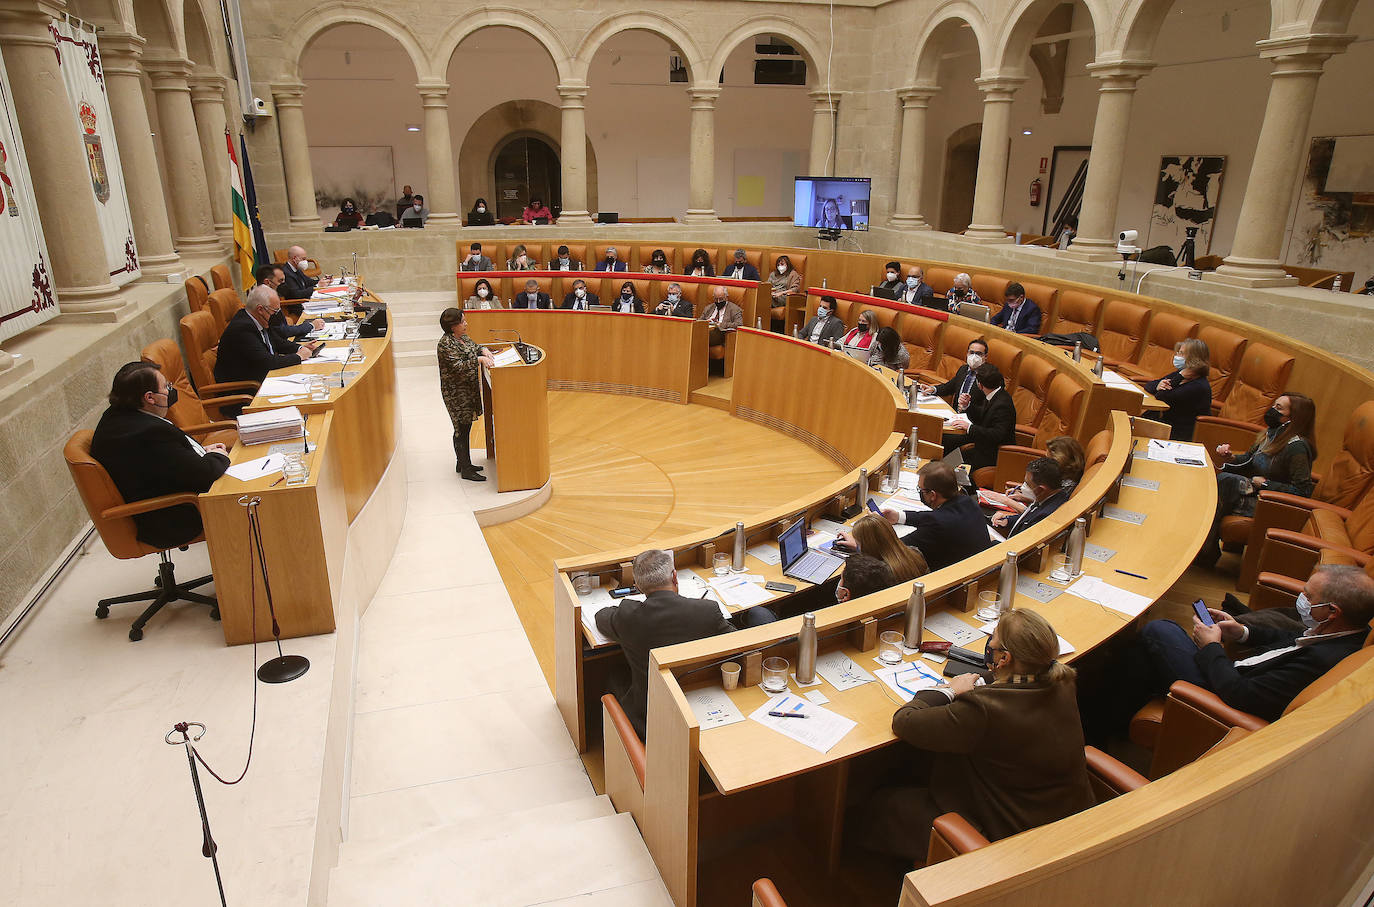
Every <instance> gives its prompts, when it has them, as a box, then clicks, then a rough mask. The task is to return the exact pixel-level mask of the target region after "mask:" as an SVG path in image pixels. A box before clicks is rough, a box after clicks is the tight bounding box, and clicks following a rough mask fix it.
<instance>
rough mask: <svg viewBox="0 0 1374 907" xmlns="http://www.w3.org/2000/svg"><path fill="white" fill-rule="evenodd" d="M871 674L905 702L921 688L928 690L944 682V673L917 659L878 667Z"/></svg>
mask: <svg viewBox="0 0 1374 907" xmlns="http://www.w3.org/2000/svg"><path fill="white" fill-rule="evenodd" d="M873 674H874V676H875V677H877V678H878V679H879V680H881V681H882V682H883V683H885V684H887V685H888V687H889V688H890V689H891V690H892V692H894V693H896V694H897V695H898V696H900V697H902V699H903V700H904V701H906V702H910V701H911V700H913V699H915V698H916V694H917V693H919V692H920V691H921V690H928V689H930V688H931V687H937V686H939V685H940V684H942V683H944V682H945V678H944V675H942V674H941V673H940V672H939V671H937V670H935V669H934V668H932V667H929V666H928V665H923V664H921V663H920V662H919V661H904V662H902V663H901V664H898V665H892V666H891V667H887V668H879V669H878V670H876V671H874V672H873Z"/></svg>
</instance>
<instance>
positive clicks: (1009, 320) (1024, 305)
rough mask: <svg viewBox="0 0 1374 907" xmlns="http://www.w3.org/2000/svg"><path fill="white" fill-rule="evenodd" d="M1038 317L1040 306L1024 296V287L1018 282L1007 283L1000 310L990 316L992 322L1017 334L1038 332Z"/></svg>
mask: <svg viewBox="0 0 1374 907" xmlns="http://www.w3.org/2000/svg"><path fill="white" fill-rule="evenodd" d="M1040 317H1041V312H1040V306H1038V305H1036V304H1035V300H1034V299H1027V298H1026V288H1025V287H1023V286H1021V284H1019V283H1009V284H1007V293H1006V297H1005V303H1004V304H1003V306H1002V309H1001V311H999V312H998V313H997V314H996V315H993V316H992V323H993V324H995V325H997V326H998V327H999V328H1006V329H1007V330H1008V331H1013V332H1015V333H1017V334H1039V333H1040Z"/></svg>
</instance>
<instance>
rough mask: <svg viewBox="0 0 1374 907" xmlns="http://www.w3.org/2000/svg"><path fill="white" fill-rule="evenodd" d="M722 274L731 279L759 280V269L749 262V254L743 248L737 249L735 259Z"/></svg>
mask: <svg viewBox="0 0 1374 907" xmlns="http://www.w3.org/2000/svg"><path fill="white" fill-rule="evenodd" d="M720 276H721V277H728V278H730V279H731V280H758V279H759V269H758V268H756V267H754V266H753V265H751V264H750V263H749V256H747V255H745V254H744V250H743V249H736V250H735V258H734V261H732V262H731V263H730V266H729V267H728V268H726V269H725V271H724V272H723V273H722V274H721V275H720Z"/></svg>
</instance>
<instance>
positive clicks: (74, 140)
mask: <svg viewBox="0 0 1374 907" xmlns="http://www.w3.org/2000/svg"><path fill="white" fill-rule="evenodd" d="M59 12H60V9H57V8H49V7H46V6H40V5H39V4H38V3H34V4H32V6H31V7H30V6H27V5H24V4H18V3H6V4H5V5H4V6H3V7H0V49H3V52H4V55H5V68H6V70H7V71H8V72H9V79H10V89H11V91H13V92H14V111H15V116H16V117H17V118H18V120H19V130H20V132H21V133H22V134H23V136H24V150H25V151H26V152H27V154H28V159H29V177H30V179H31V180H32V181H33V191H34V195H35V196H36V198H37V201H38V206H39V218H40V220H41V221H42V223H43V236H44V239H46V241H47V245H48V254H49V255H50V256H51V258H52V273H53V282H54V284H55V288H56V291H57V295H58V303H59V305H60V307H61V309H62V311H63V312H64V313H65V312H109V311H113V310H116V309H120V308H123V307H124V306H125V305H126V303H125V302H124V300H123V299H121V298H118V297H117V296H116V294H117V293H118V292H119V288H118V287H116V286H115V285H114V284H113V283H111V282H110V266H109V262H108V261H107V260H106V257H105V240H104V238H103V237H102V236H101V233H100V226H99V220H98V219H97V217H96V204H97V203H96V200H95V195H94V194H93V193H92V192H90V191H89V189H88V187H89V186H90V185H91V170H90V167H89V165H88V164H87V163H86V154H85V151H84V150H83V148H84V146H83V145H82V140H81V130H80V128H79V127H78V125H77V120H76V117H74V116H72V115H71V113H70V111H71V101H70V100H69V99H68V97H67V87H66V85H65V84H64V83H63V81H62V74H61V73H60V72H59V71H58V64H57V53H56V50H55V48H54V46H53V37H52V33H51V32H50V31H48V26H49V23H51V22H52V17H53V16H54V15H56V14H57V13H59ZM77 190H79V191H77Z"/></svg>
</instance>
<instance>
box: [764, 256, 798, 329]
mask: <svg viewBox="0 0 1374 907" xmlns="http://www.w3.org/2000/svg"><path fill="white" fill-rule="evenodd" d="M768 286H769V292H770V293H771V294H772V296H773V311H772V316H773V330H780V329H781V327H782V320H783V319H784V318H785V317H787V297H788V296H790V295H792V294H793V293H800V292H801V274H799V273H797V271H796V270H795V269H793V267H792V259H790V258H788V257H787V256H786V255H779V256H778V261H777V264H775V265H774V266H773V273H771V274H769V275H768Z"/></svg>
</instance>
